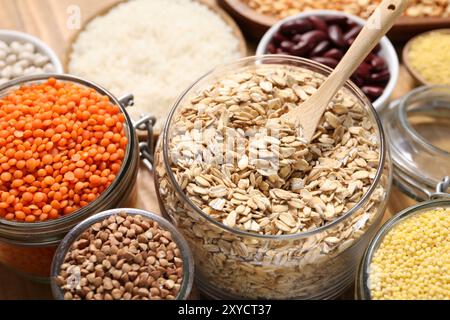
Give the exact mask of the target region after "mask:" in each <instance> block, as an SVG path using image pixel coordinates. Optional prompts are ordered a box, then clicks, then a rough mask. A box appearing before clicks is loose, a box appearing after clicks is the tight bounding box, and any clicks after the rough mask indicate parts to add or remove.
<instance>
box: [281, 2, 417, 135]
mask: <svg viewBox="0 0 450 320" xmlns="http://www.w3.org/2000/svg"><path fill="white" fill-rule="evenodd" d="M407 4H408V0H383V2H381V4H380V5H379V6H378V8H377V9H376V10H375V12H374V13H373V14H372V16H371V17H370V18H369V19H368V20H367V22H366V24H365V26H364V28H363V29H362V30H361V33H360V34H359V36H358V37H357V38H356V40H355V41H354V42H353V44H352V45H351V47H350V48H349V50H348V51H347V53H346V54H345V56H344V57H343V58H342V60H341V61H340V63H339V64H338V65H337V66H336V68H335V69H334V71H333V72H332V73H331V75H330V76H329V77H328V79H327V80H326V81H325V82H324V83H323V84H322V86H321V87H320V88H319V90H317V92H316V93H315V94H313V95H312V96H311V97H310V98H309V99H308V100H306V101H305V102H303V103H302V104H301V105H300V106H299V107H298V108H296V109H293V110H291V111H289V112H288V113H287V114H284V115H283V116H282V117H281V119H282V120H283V121H286V122H289V123H293V124H294V125H295V126H296V127H298V126H300V127H301V128H302V130H303V137H304V138H305V139H306V140H307V141H308V142H310V141H311V139H312V137H313V136H314V133H315V132H316V128H317V126H318V124H319V121H320V119H321V118H322V116H323V114H324V112H325V110H326V109H327V107H328V105H329V103H330V101H331V100H332V99H333V97H334V96H335V95H336V93H337V92H338V91H339V89H341V87H342V86H343V85H344V84H345V82H346V81H347V80H348V79H349V78H350V77H351V76H352V74H353V73H354V72H355V70H356V69H357V68H358V67H359V66H360V65H361V63H362V62H363V61H364V59H365V58H366V57H367V56H368V55H369V53H370V52H371V51H372V50H373V48H375V46H376V45H377V44H378V43H379V42H380V40H381V38H382V37H383V36H384V35H386V33H387V32H388V31H389V30H390V29H391V28H392V26H393V25H394V22H395V20H396V19H397V18H398V17H399V16H400V15H401V14H402V13H403V11H404V10H405V8H406V5H407Z"/></svg>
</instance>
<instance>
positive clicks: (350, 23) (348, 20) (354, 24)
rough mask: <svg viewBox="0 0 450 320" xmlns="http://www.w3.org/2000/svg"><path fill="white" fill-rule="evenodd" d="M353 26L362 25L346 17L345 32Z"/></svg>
mask: <svg viewBox="0 0 450 320" xmlns="http://www.w3.org/2000/svg"><path fill="white" fill-rule="evenodd" d="M354 27H360V28H361V29H362V27H361V26H360V25H359V24H358V23H357V22H355V21H352V20H350V19H347V32H348V31H350V30H351V29H353V28H354Z"/></svg>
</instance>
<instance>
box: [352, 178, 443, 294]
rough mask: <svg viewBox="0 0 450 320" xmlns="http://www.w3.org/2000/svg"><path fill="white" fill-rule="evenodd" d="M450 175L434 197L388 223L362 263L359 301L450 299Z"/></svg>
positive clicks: (357, 288) (379, 233) (375, 239)
mask: <svg viewBox="0 0 450 320" xmlns="http://www.w3.org/2000/svg"><path fill="white" fill-rule="evenodd" d="M449 187H450V177H446V178H444V180H443V181H442V182H440V183H439V184H438V186H437V188H436V192H435V193H433V194H432V196H431V198H430V200H428V201H425V202H422V203H419V204H417V205H415V206H413V207H410V208H407V209H405V210H403V211H402V212H400V213H399V214H397V215H396V216H394V217H393V218H391V219H390V220H389V221H387V222H386V223H385V224H384V226H383V227H382V228H381V229H380V231H379V232H378V233H377V235H376V236H375V237H374V239H373V240H372V242H371V243H370V245H369V247H368V249H367V251H366V252H365V255H364V258H363V260H362V262H361V265H360V267H359V271H358V275H357V279H356V283H357V285H356V298H357V299H361V300H423V299H426V300H432V299H433V300H449V299H450V287H449V284H448V272H449V268H450V237H449V229H450V194H449V193H448V192H450V188H449Z"/></svg>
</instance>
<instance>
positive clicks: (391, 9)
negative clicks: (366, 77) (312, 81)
mask: <svg viewBox="0 0 450 320" xmlns="http://www.w3.org/2000/svg"><path fill="white" fill-rule="evenodd" d="M407 4H408V0H383V2H382V3H381V4H380V5H379V6H378V8H377V9H376V10H375V12H374V13H373V14H372V16H371V17H370V18H369V19H368V20H367V22H366V24H365V26H364V28H363V29H362V30H361V32H360V34H359V35H358V37H357V38H356V39H355V41H354V42H353V44H352V45H351V47H350V48H349V50H348V51H347V53H346V54H345V56H344V57H343V58H342V60H341V62H340V63H339V64H338V65H337V67H336V68H335V69H334V71H333V73H332V74H331V75H330V76H329V77H328V79H327V80H326V81H325V83H324V84H323V85H322V86H321V88H320V89H319V90H320V91H321V95H324V96H325V97H329V100H331V99H332V98H333V97H334V95H335V94H336V93H337V91H338V90H339V89H340V88H341V87H342V86H343V85H344V84H345V82H346V81H347V79H349V78H350V77H351V76H352V74H353V73H354V72H355V71H356V69H357V68H358V67H359V66H360V65H361V63H362V62H363V61H364V60H365V59H366V57H367V56H368V55H369V53H370V52H371V51H372V50H373V49H374V48H375V46H376V45H377V44H378V43H379V42H380V40H381V38H383V36H384V35H385V34H386V33H387V32H388V31H389V29H391V28H392V26H393V25H394V22H395V20H396V19H397V18H398V17H399V16H400V15H401V14H402V13H403V12H404V10H405V9H406V6H407ZM325 97H323V98H324V99H325Z"/></svg>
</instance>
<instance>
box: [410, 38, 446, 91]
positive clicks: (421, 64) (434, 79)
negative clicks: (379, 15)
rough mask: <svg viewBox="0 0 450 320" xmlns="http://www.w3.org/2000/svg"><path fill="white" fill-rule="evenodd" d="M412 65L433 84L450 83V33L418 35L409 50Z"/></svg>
mask: <svg viewBox="0 0 450 320" xmlns="http://www.w3.org/2000/svg"><path fill="white" fill-rule="evenodd" d="M408 55H409V60H410V63H411V67H412V68H413V69H414V70H416V71H417V72H418V73H419V74H420V75H421V76H422V77H423V78H424V80H426V81H427V82H429V83H431V84H448V85H450V33H444V32H440V31H435V32H432V33H430V34H428V35H424V36H421V37H418V38H417V39H416V40H414V41H413V42H412V43H411V48H410V50H409V54H408Z"/></svg>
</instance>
